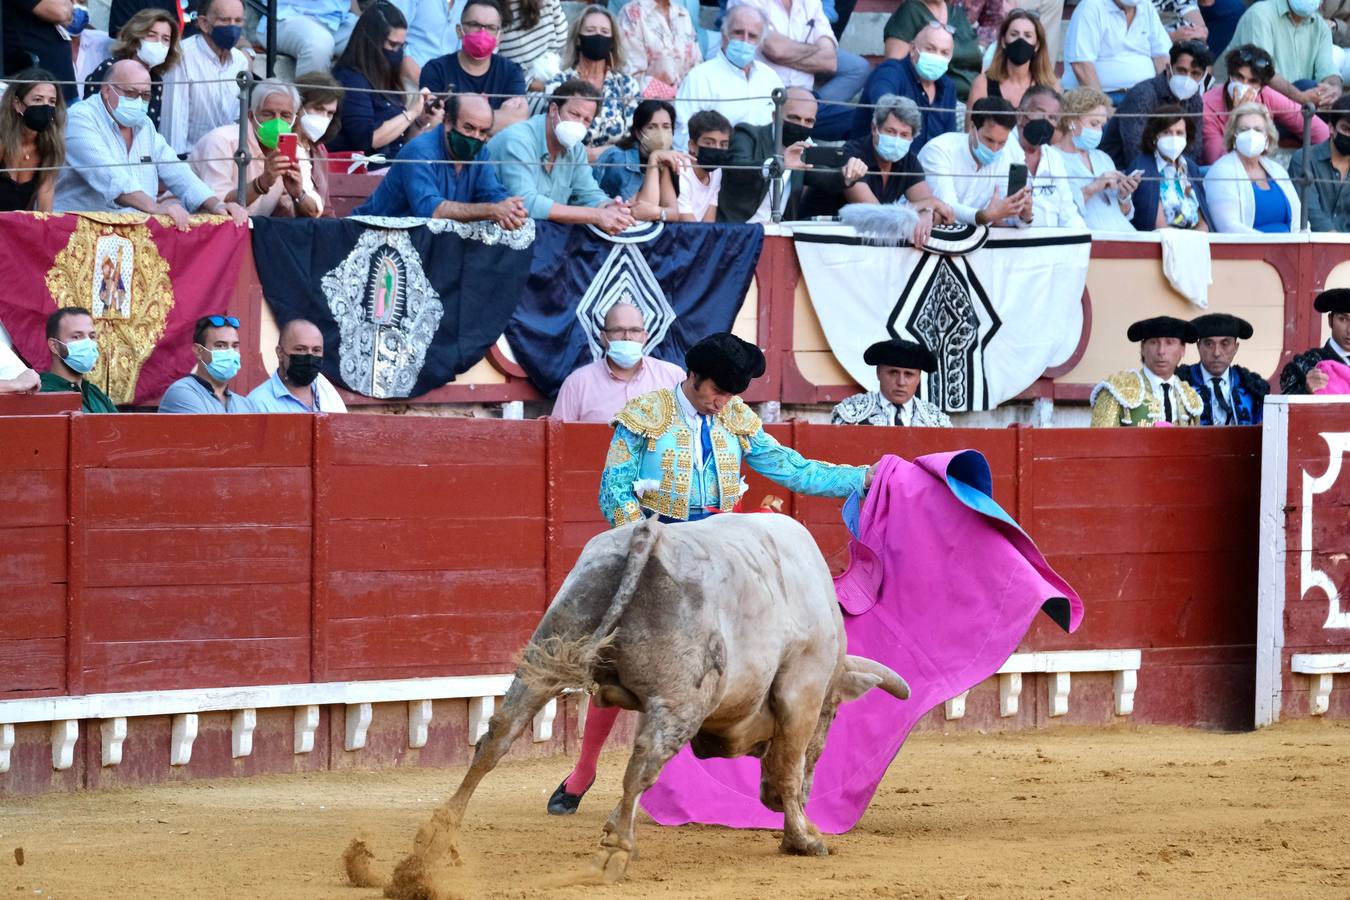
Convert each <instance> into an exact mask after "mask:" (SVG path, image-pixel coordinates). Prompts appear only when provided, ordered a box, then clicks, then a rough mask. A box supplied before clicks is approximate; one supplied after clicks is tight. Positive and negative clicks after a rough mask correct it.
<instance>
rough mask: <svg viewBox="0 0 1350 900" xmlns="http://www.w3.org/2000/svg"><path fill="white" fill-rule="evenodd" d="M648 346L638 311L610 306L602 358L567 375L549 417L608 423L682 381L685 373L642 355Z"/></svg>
mask: <svg viewBox="0 0 1350 900" xmlns="http://www.w3.org/2000/svg"><path fill="white" fill-rule="evenodd" d="M646 344H647V326H646V325H645V324H644V323H643V321H642V311H641V310H639V309H638V308H637V307H636V306H634V305H633V304H631V303H628V302H619V303H615V304H614V305H613V306H611V307H610V308H609V312H607V313H605V325H604V328H602V329H601V331H600V346H601V348H603V350H604V356H602V357H600V358H599V359H597V360H596V361H595V362H592V363H587V364H586V365H584V366H582V367H581V368H579V369H577V370H576V371H575V372H573V373H572V374H571V375H568V376H567V378H566V379H565V380H564V381H563V383H562V387H561V388H559V389H558V399H557V400H556V401H555V402H554V404H553V417H554V418H557V419H562V420H563V421H564V422H611V421H613V419H614V417H615V416H616V415H618V414H619V411H620V410H622V409H623V408H624V407H625V406H627V405H628V404H629V402H630V401H632V400H633V399H634V398H635V397H639V396H641V395H642V394H646V393H649V392H651V391H656V390H660V389H661V388H673V387H675V385H677V384H679V383H680V382H681V381H683V380H684V369H681V368H680V367H679V366H677V365H675V364H674V363H668V362H666V361H665V360H661V359H653V358H652V357H649V356H646V355H645V354H644V351H643V348H644V347H645V346H646Z"/></svg>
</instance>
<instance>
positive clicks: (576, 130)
mask: <svg viewBox="0 0 1350 900" xmlns="http://www.w3.org/2000/svg"><path fill="white" fill-rule="evenodd" d="M553 136H554V137H555V138H557V139H558V143H560V144H562V145H563V149H564V150H571V149H572V148H573V147H575V146H576V145H577V144H580V143H581V141H582V139H583V138H585V137H586V126H585V125H582V124H581V123H580V122H573V121H571V120H570V119H559V120H558V124H557V125H554V126H553Z"/></svg>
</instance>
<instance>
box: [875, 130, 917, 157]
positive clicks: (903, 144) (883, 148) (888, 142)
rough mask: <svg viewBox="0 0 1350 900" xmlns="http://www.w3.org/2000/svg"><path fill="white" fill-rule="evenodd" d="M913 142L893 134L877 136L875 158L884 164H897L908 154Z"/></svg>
mask: <svg viewBox="0 0 1350 900" xmlns="http://www.w3.org/2000/svg"><path fill="white" fill-rule="evenodd" d="M913 143H914V141H912V140H910V139H909V138H902V137H900V136H898V135H894V134H879V135H877V156H880V157H881V158H882V159H884V160H886V162H899V161H900V160H902V159H904V158H905V156H906V155H907V154H908V153H909V148H910V146H911V145H913Z"/></svg>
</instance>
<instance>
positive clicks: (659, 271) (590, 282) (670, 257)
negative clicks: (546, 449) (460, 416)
mask: <svg viewBox="0 0 1350 900" xmlns="http://www.w3.org/2000/svg"><path fill="white" fill-rule="evenodd" d="M538 225H539V237H538V239H537V240H536V242H535V249H534V260H533V263H532V265H531V268H530V276H529V280H528V281H527V282H526V284H525V289H524V295H523V297H522V298H521V302H520V305H519V306H518V307H517V308H516V312H515V315H514V316H513V317H512V319H511V322H510V324H509V325H508V327H507V329H506V338H507V342H508V343H509V346H510V350H511V353H510V356H511V357H512V358H514V359H515V360H516V361H517V362H518V363H519V364H520V367H521V368H522V369H524V370H525V373H526V374H527V375H529V377H530V380H531V381H532V382H533V383H534V385H535V387H536V388H538V390H539V391H540V393H542V394H545V395H546V396H549V397H553V396H556V395H557V393H558V388H559V387H561V386H562V382H563V379H565V378H566V377H567V376H568V375H569V374H571V373H572V371H573V370H575V369H577V368H579V367H580V366H583V365H585V364H587V363H590V362H593V361H595V360H597V359H599V358H600V357H601V356H603V355H604V350H603V349H602V347H601V344H600V333H601V329H602V328H603V326H604V320H605V313H607V312H608V311H609V309H610V307H612V306H614V304H616V303H631V304H633V305H634V306H636V307H637V308H638V309H639V310H640V311H641V313H642V318H643V322H644V323H645V325H646V328H647V343H646V346H645V347H644V348H643V350H644V352H645V353H646V354H647V355H649V356H653V357H655V358H657V359H662V360H666V361H667V362H672V363H675V364H676V365H679V366H683V365H684V354H685V351H686V350H687V349H688V348H689V347H690V346H692V345H693V344H695V343H696V342H698V341H699V340H701V339H702V338H704V337H707V336H708V335H709V334H713V333H715V332H719V331H730V330H731V327H732V324H733V323H734V322H735V320H736V315H737V314H738V313H739V312H740V309H741V306H742V304H743V303H744V302H745V297H746V294H747V292H748V291H749V289H750V284H751V281H752V280H753V278H754V275H755V266H756V265H757V264H758V262H759V253H760V249H761V248H762V247H763V243H764V229H763V228H761V227H760V226H758V225H713V224H698V225H693V224H689V225H685V224H665V223H660V222H650V223H639V224H638V225H635V226H633V227H632V228H630V229H628V230H627V231H624V232H621V233H619V234H617V235H608V234H606V233H605V232H603V231H601V230H599V229H598V228H593V227H591V226H585V227H569V226H565V225H558V224H555V223H551V222H540V223H538Z"/></svg>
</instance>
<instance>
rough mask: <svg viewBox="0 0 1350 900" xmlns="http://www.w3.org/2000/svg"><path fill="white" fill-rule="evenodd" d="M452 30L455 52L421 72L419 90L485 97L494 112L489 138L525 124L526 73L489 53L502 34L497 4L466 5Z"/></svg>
mask: <svg viewBox="0 0 1350 900" xmlns="http://www.w3.org/2000/svg"><path fill="white" fill-rule="evenodd" d="M457 27H458V28H459V37H460V47H459V51H458V52H456V53H449V54H446V55H445V56H439V57H437V58H436V59H433V60H432V61H431V62H429V63H427V65H426V68H424V69H422V87H424V88H426V89H427V90H429V91H431V93H433V94H436V95H437V96H441V97H444V96H446V95H448V94H452V93H453V94H486V95H487V99H488V103H490V104H492V108H493V109H494V110H496V114H495V115H494V116H493V119H492V133H493V134H496V133H497V132H499V131H501V130H502V129H503V128H506V127H508V126H511V125H514V124H516V123H517V122H523V121H525V119H526V118H527V117H528V116H529V113H530V107H529V103H528V102H527V101H526V100H525V73H524V71H522V70H521V68H520V66H518V65H516V64H515V63H514V62H512V61H511V60H509V59H507V58H506V57H505V56H502V55H501V54H499V53H496V52H494V51H495V50H496V49H497V39H498V37H499V36H500V35H501V32H502V8H501V5H500V4H498V2H497V0H468V2H467V3H466V4H465V5H464V12H463V13H462V14H461V15H460V20H459V25H458V26H457ZM507 95H510V96H509V97H508V96H507Z"/></svg>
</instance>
